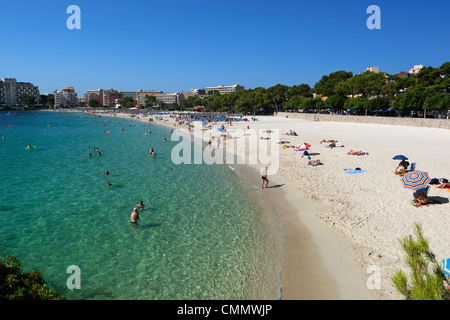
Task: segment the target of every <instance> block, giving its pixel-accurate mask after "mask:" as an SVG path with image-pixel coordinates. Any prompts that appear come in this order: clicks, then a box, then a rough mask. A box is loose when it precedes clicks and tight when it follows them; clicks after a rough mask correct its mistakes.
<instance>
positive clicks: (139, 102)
mask: <svg viewBox="0 0 450 320" xmlns="http://www.w3.org/2000/svg"><path fill="white" fill-rule="evenodd" d="M423 67H424V66H423V65H421V64H420V65H415V66H414V67H413V68H412V69H410V70H409V72H404V71H402V72H398V73H397V74H396V75H397V76H399V77H401V78H408V77H411V76H412V75H415V74H417V73H419V71H420V70H421V69H422V68H423ZM366 71H372V72H376V73H379V72H380V70H379V67H368V68H367V69H366ZM240 90H245V88H244V86H241V85H239V84H234V85H231V86H223V85H220V86H216V87H206V88H203V89H191V90H190V91H189V92H181V93H178V92H176V93H164V92H162V91H159V90H136V91H117V90H114V89H95V90H87V91H86V93H85V94H83V95H82V96H78V95H77V93H76V92H75V90H74V88H73V87H67V88H64V89H60V90H55V91H54V92H53V93H52V94H46V95H47V96H53V97H54V105H55V106H76V105H78V104H79V103H80V102H84V104H85V105H87V106H89V103H90V101H91V102H92V100H97V101H98V104H97V105H98V106H107V107H120V105H121V100H122V99H123V98H125V97H129V98H132V99H133V105H134V106H135V107H144V106H145V102H146V98H147V96H154V97H155V98H156V101H157V102H159V101H162V102H164V103H165V104H166V105H172V104H174V103H175V104H178V105H180V104H181V103H182V102H183V101H184V100H186V99H188V98H189V97H192V96H197V97H200V98H203V97H204V96H206V95H208V94H209V93H211V92H214V91H216V92H219V93H220V94H227V93H231V92H235V91H240ZM23 93H26V94H29V95H32V96H33V97H34V103H35V104H36V105H39V104H40V102H41V97H40V93H39V87H37V86H35V85H33V84H32V83H29V82H18V81H17V80H16V79H15V78H2V79H0V105H2V104H5V105H8V106H15V105H19V104H20V103H21V101H20V98H19V97H20V95H21V94H23Z"/></svg>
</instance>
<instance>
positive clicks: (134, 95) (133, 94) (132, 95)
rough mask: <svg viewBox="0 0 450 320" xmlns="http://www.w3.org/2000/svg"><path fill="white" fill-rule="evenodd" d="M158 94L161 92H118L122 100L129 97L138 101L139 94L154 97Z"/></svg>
mask: <svg viewBox="0 0 450 320" xmlns="http://www.w3.org/2000/svg"><path fill="white" fill-rule="evenodd" d="M159 93H163V92H162V91H160V90H142V89H140V90H136V91H120V94H121V96H122V98H125V97H130V98H133V99H138V97H139V95H140V94H151V95H155V94H159Z"/></svg>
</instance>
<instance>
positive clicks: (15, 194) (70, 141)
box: [0, 112, 281, 300]
mask: <svg viewBox="0 0 450 320" xmlns="http://www.w3.org/2000/svg"><path fill="white" fill-rule="evenodd" d="M5 125H11V126H12V127H10V126H8V127H6V126H5ZM122 128H123V129H125V130H122ZM149 129H151V131H152V132H151V133H150V132H149ZM105 130H106V131H111V133H105V132H104V131H105ZM146 133H147V135H145V134H146ZM163 135H166V136H167V137H168V139H167V142H164V141H163ZM0 136H4V137H5V139H3V140H1V141H0V168H2V169H1V181H2V183H1V184H0V240H1V241H0V256H6V255H8V254H12V255H15V256H16V257H17V258H19V260H20V261H21V262H22V267H23V269H24V270H26V271H28V270H31V269H40V270H41V271H42V272H43V275H44V278H45V280H46V281H47V283H48V284H49V286H50V288H51V289H52V290H55V291H56V292H57V293H59V294H60V295H62V296H64V297H66V298H68V299H166V300H169V299H186V300H189V299H278V298H279V297H280V283H279V272H280V263H281V249H280V237H279V234H278V232H279V220H278V219H279V217H278V216H277V214H276V213H275V212H274V211H273V210H271V209H270V208H268V207H264V205H261V206H258V205H256V202H255V199H254V196H253V194H254V190H253V187H252V186H251V185H250V184H248V183H243V182H242V181H240V180H239V179H238V178H237V176H236V175H235V174H234V172H233V171H232V170H230V168H229V167H227V166H226V165H206V164H201V165H198V164H192V165H184V164H180V165H176V164H174V163H173V162H172V161H171V158H170V156H171V150H172V148H173V147H174V146H175V145H176V144H177V142H175V141H170V130H169V129H167V128H165V127H160V126H157V125H150V124H147V123H142V122H138V121H131V120H124V119H116V118H112V117H96V116H92V115H83V114H81V113H59V112H20V113H19V115H18V116H6V112H1V113H0ZM28 144H32V145H35V146H36V149H33V150H25V147H26V146H27V145H28ZM93 147H98V148H99V151H100V152H101V154H102V155H99V154H98V152H94V151H93V150H92V148H93ZM150 147H153V148H154V149H155V150H156V153H157V156H156V158H151V157H150V156H149V149H150ZM89 153H91V157H89ZM105 170H108V171H109V172H110V175H104V174H103V173H104V172H105ZM108 181H110V182H113V183H114V185H113V186H109V187H106V183H107V182H108ZM140 200H143V201H144V203H145V204H146V205H147V207H148V208H147V209H145V210H143V211H141V212H140V220H139V224H138V225H133V224H131V223H130V221H129V220H130V213H131V211H132V209H133V207H134V205H135V204H137V203H138V202H139V201H140ZM71 265H76V266H78V267H79V268H80V270H81V289H79V290H77V289H73V290H70V289H68V288H67V285H66V281H67V279H68V277H69V276H70V275H71V274H69V273H67V272H66V271H67V267H69V266H71Z"/></svg>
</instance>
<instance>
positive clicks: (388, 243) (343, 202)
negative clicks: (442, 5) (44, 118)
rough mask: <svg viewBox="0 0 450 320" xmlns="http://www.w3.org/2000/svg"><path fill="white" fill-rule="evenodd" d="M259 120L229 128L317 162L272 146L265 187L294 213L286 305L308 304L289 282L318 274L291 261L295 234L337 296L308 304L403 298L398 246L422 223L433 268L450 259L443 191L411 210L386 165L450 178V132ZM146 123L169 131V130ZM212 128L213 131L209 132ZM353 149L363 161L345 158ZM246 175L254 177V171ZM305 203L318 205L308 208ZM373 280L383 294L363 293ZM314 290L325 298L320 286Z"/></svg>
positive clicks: (288, 223)
mask: <svg viewBox="0 0 450 320" xmlns="http://www.w3.org/2000/svg"><path fill="white" fill-rule="evenodd" d="M257 118H258V121H251V122H249V123H243V122H241V123H239V122H235V123H233V126H232V127H228V128H229V129H234V130H236V129H238V128H247V125H249V126H250V129H255V130H266V129H272V130H276V129H278V130H279V132H280V135H279V136H278V137H277V136H275V135H272V138H273V139H276V141H277V142H278V139H281V140H288V141H290V144H292V145H298V144H300V143H303V142H308V143H309V144H311V145H312V147H311V148H310V150H308V151H309V153H310V154H313V156H312V157H311V158H312V159H313V160H314V159H320V160H321V161H322V162H323V163H324V165H321V166H317V167H312V166H309V165H307V161H308V160H307V158H306V157H304V158H302V157H301V154H302V152H300V151H295V150H294V149H283V148H282V145H279V159H280V168H279V171H278V173H277V174H276V175H275V176H269V179H270V180H271V183H279V184H282V187H280V188H279V189H283V191H284V192H285V195H284V198H283V199H284V200H286V201H287V202H286V203H287V204H289V205H286V207H287V208H290V209H289V211H292V212H290V213H289V214H287V215H285V227H284V228H285V232H286V240H287V241H286V248H287V257H286V262H285V265H284V266H283V269H284V271H283V274H282V280H283V287H284V288H285V289H286V290H285V291H284V293H283V295H284V294H285V293H286V295H287V296H284V299H304V298H305V296H303V295H300V294H298V293H299V292H300V291H301V289H300V288H297V287H296V286H300V285H301V283H298V281H296V279H303V280H302V281H304V279H305V276H304V274H302V272H304V271H306V273H307V274H308V275H309V276H311V277H312V279H319V278H320V272H319V274H314V271H313V270H312V268H311V266H309V267H308V270H303V269H301V268H300V267H299V259H300V258H295V257H293V258H289V257H291V256H290V255H293V256H295V254H296V253H295V251H296V250H297V251H298V248H299V246H300V245H301V244H300V243H299V242H298V241H300V240H299V239H297V237H296V236H297V235H298V234H296V233H300V232H304V233H309V234H308V237H309V238H310V240H312V242H313V243H315V244H316V246H315V248H314V249H315V250H316V252H317V253H319V254H320V259H319V260H321V266H317V268H318V269H317V270H322V269H321V268H322V267H323V268H324V269H325V270H326V271H327V272H328V273H329V275H331V276H332V277H333V278H334V281H335V283H336V286H337V291H338V295H337V296H336V295H334V294H330V295H322V296H321V295H320V293H319V294H317V295H312V297H313V298H314V299H321V298H324V299H328V298H331V299H336V298H338V299H402V298H403V297H402V296H401V295H399V294H398V293H397V292H396V290H395V289H394V288H393V286H392V284H391V280H390V279H391V277H392V276H393V274H394V272H395V270H396V269H400V268H401V269H403V270H404V271H407V270H408V269H407V267H406V265H405V263H404V262H403V258H404V253H403V251H402V249H401V247H400V244H399V242H398V240H399V239H400V238H402V237H404V236H406V235H409V234H412V233H413V228H414V223H415V222H419V223H421V224H422V226H423V231H424V235H425V237H426V238H427V239H428V240H429V242H430V248H431V250H432V251H433V252H434V253H435V254H436V257H437V260H438V261H442V259H444V258H447V257H450V249H449V248H450V237H449V236H448V231H449V230H450V220H449V212H450V210H449V209H450V204H449V200H448V199H449V198H450V192H447V191H446V190H441V189H437V188H435V187H434V186H431V188H430V191H429V193H428V194H429V196H430V197H431V198H432V199H437V200H441V201H442V202H443V204H437V205H431V206H428V207H421V208H416V207H414V206H412V205H411V200H412V193H413V192H412V190H410V189H406V188H403V186H402V183H401V182H400V177H398V176H396V175H394V174H393V172H394V170H395V167H396V166H397V164H398V162H399V161H397V160H392V157H393V156H395V155H398V154H403V155H405V156H407V157H408V158H409V162H410V163H412V162H415V163H416V169H417V170H422V171H426V172H428V173H429V175H430V177H431V178H434V177H436V178H442V177H444V178H450V170H449V163H448V162H449V160H450V148H449V146H450V130H446V129H433V128H417V127H406V126H389V125H379V124H377V125H375V124H358V123H338V122H313V121H306V120H300V119H288V118H282V117H275V116H258V117H257ZM141 120H144V121H148V120H146V119H145V118H144V119H142V118H141ZM153 123H156V124H164V125H172V124H173V123H174V121H173V119H170V120H169V121H159V120H156V121H154V122H153ZM219 125H220V124H216V125H214V126H213V129H212V130H211V131H210V132H214V131H213V130H214V129H215V128H218V127H219ZM177 127H178V126H177ZM182 128H186V127H185V126H184V127H182ZM289 130H294V131H296V132H297V134H298V136H286V135H281V133H286V132H289ZM266 136H271V134H266ZM235 138H236V137H235ZM238 138H239V137H238ZM240 138H242V137H240ZM322 139H326V140H328V139H334V140H338V141H339V142H338V143H337V145H338V146H339V145H342V144H344V145H345V147H343V148H334V149H329V148H327V147H326V146H327V145H328V143H322V144H320V141H321V140H322ZM236 141H237V139H236ZM272 141H273V140H272ZM350 149H353V150H362V151H365V152H368V153H369V154H368V155H363V156H356V155H347V152H348V151H349V150H350ZM250 152H254V150H253V151H252V150H250ZM314 154H317V155H314ZM252 167H253V168H255V169H257V168H258V165H253V166H252ZM356 167H360V168H361V169H363V170H367V172H365V173H359V174H354V175H350V174H347V173H344V171H343V170H344V169H354V168H356ZM255 177H256V178H255V179H256V180H255V181H257V182H256V183H257V184H258V183H260V181H261V180H260V175H259V172H257V171H255ZM269 186H270V185H269ZM262 192H263V193H265V195H267V197H268V199H269V200H270V193H274V194H275V193H276V191H275V189H270V188H269V189H265V190H263V191H262ZM305 197H306V198H309V199H310V200H317V201H318V202H305V201H304V200H305V199H303V198H305ZM296 199H298V201H296ZM278 205H280V204H279V203H278ZM281 206H282V204H281ZM299 206H307V207H308V209H306V210H305V208H299ZM297 224H298V226H297ZM302 239H304V238H302ZM296 241H297V242H296ZM314 259H315V258H314ZM316 260H317V259H316ZM316 260H314V261H316ZM374 270H376V271H374ZM308 272H309V273H308ZM378 275H379V276H380V279H381V283H380V287H379V288H377V287H372V288H370V289H369V286H370V284H373V283H374V282H373V281H372V280H373V279H376V276H378ZM302 277H303V278H302ZM327 277H328V275H327ZM368 280H369V281H368ZM367 281H368V282H367ZM367 283H369V286H368V285H367ZM319 285H322V284H319ZM318 291H321V292H322V293H324V292H326V291H327V288H326V285H325V286H323V288H319V289H318Z"/></svg>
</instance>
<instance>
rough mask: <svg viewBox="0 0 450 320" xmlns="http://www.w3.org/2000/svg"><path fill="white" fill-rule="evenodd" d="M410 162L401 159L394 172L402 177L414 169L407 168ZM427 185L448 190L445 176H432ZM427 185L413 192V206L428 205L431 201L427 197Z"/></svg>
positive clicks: (449, 187) (449, 186) (449, 185)
mask: <svg viewBox="0 0 450 320" xmlns="http://www.w3.org/2000/svg"><path fill="white" fill-rule="evenodd" d="M409 165H410V163H409V162H408V161H406V160H401V161H400V163H399V164H398V165H397V167H396V168H395V171H394V174H395V175H398V176H401V177H403V176H404V175H405V174H406V173H408V172H411V171H414V168H413V167H412V166H411V169H409V170H408V168H409ZM429 185H436V188H438V189H448V190H450V183H449V181H448V179H446V178H433V179H431V180H430V182H429ZM428 190H429V186H426V187H423V188H419V189H417V190H415V191H414V192H413V200H412V204H413V205H414V206H421V205H428V204H430V203H435V202H431V200H430V198H429V197H428ZM436 203H437V202H436Z"/></svg>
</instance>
